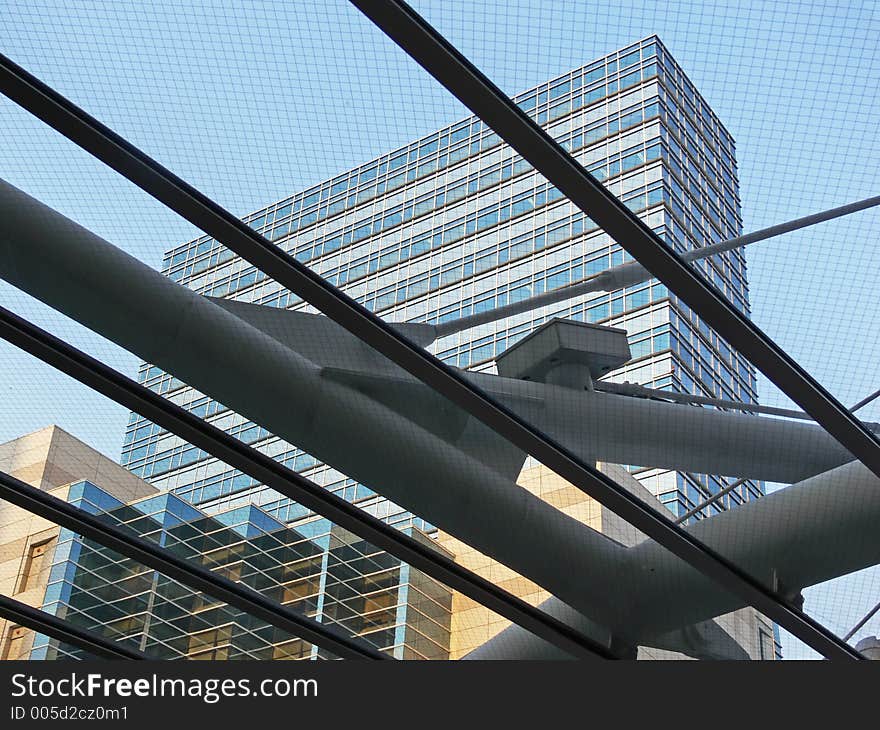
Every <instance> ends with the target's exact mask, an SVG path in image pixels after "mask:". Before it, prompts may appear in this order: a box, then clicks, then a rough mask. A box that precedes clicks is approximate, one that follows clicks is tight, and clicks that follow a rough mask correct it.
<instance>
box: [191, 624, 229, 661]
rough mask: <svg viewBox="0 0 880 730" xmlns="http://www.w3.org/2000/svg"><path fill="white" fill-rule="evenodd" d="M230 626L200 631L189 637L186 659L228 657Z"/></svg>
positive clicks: (222, 658) (220, 658)
mask: <svg viewBox="0 0 880 730" xmlns="http://www.w3.org/2000/svg"><path fill="white" fill-rule="evenodd" d="M231 637H232V627H231V626H221V627H219V628H216V629H209V630H207V631H200V632H198V633H195V634H193V635H192V636H190V637H189V651H188V654H189V656H188V657H187V658H188V659H195V660H224V659H228V658H229V641H230V639H231Z"/></svg>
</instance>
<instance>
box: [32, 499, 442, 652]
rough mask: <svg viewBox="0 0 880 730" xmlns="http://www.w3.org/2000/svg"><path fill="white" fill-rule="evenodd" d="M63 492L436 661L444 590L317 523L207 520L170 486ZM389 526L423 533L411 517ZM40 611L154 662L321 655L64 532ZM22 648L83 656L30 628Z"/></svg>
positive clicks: (251, 510)
mask: <svg viewBox="0 0 880 730" xmlns="http://www.w3.org/2000/svg"><path fill="white" fill-rule="evenodd" d="M68 499H69V501H70V502H71V503H72V504H74V505H75V506H77V507H80V508H82V509H85V510H87V511H89V512H91V513H93V514H100V515H104V516H105V517H106V518H107V519H108V520H111V521H112V522H113V523H114V524H117V525H121V526H125V527H127V528H129V529H131V530H132V531H133V532H135V533H136V534H138V535H140V536H142V537H146V538H148V539H150V540H152V541H155V542H156V543H158V544H159V545H161V546H162V547H163V548H164V549H166V550H169V551H170V552H172V553H174V554H176V555H178V556H181V557H184V558H186V559H187V560H191V561H195V562H197V563H198V564H201V565H203V566H205V567H208V568H210V569H211V570H213V571H215V572H217V573H218V574H220V575H222V576H224V577H226V578H229V579H231V580H234V581H238V582H241V583H243V584H245V585H247V586H249V587H251V588H252V589H254V590H256V591H258V592H260V593H262V594H264V595H266V596H269V597H270V598H272V599H273V600H275V601H277V602H278V603H280V604H282V605H284V606H289V607H290V608H292V609H294V610H296V611H299V612H302V613H305V614H306V615H308V616H310V617H312V618H315V619H316V620H318V621H320V622H322V623H333V624H337V625H339V626H340V627H343V628H345V629H346V630H347V631H349V632H352V633H354V634H357V635H359V636H361V637H363V638H364V639H365V640H366V641H368V642H370V643H371V644H373V645H374V646H376V647H377V648H379V649H382V650H383V651H386V652H388V653H389V654H391V655H392V656H394V657H395V658H398V659H445V658H448V655H449V631H450V616H451V604H452V594H451V592H450V591H449V590H448V589H447V588H445V587H444V586H442V585H440V584H439V583H437V582H436V581H434V580H433V579H431V578H429V577H427V576H425V575H424V574H422V573H420V572H419V571H417V570H413V569H411V568H410V567H409V566H407V565H401V563H400V561H399V560H397V559H395V558H394V557H392V556H390V555H389V554H388V553H386V552H382V551H378V550H376V549H375V548H373V547H372V546H370V545H368V544H366V543H365V542H364V541H363V540H361V539H360V538H358V537H356V536H354V535H351V534H350V533H347V532H346V531H345V530H340V529H339V528H337V527H330V526H329V525H328V524H326V523H325V524H323V525H322V524H320V522H318V523H314V522H313V523H310V524H309V526H308V529H307V530H306V531H298V530H294V529H291V528H290V527H288V526H286V525H284V524H283V523H281V522H279V521H278V520H276V519H274V518H273V517H271V516H270V515H269V514H267V513H266V512H265V511H263V510H261V509H260V508H259V507H255V506H253V505H248V506H246V507H239V508H236V509H230V510H226V511H223V512H218V513H216V514H213V515H210V516H209V515H206V514H205V513H204V512H202V511H201V510H198V509H196V508H194V507H193V506H192V505H190V504H188V503H187V502H185V501H184V500H182V499H181V498H180V497H178V496H176V495H174V494H171V493H164V494H159V495H157V496H153V497H146V498H144V499H140V500H137V501H134V502H131V503H129V504H123V503H121V502H119V501H118V500H117V499H115V498H114V497H112V496H110V495H109V494H107V493H106V492H105V491H103V490H102V489H100V488H99V487H97V486H95V485H94V484H92V483H90V482H79V483H77V484H74V485H72V486H71V489H70V494H69V497H68ZM398 526H399V527H400V528H401V529H402V530H404V531H405V532H406V533H407V534H409V535H411V536H413V537H415V538H416V539H421V540H423V541H428V540H429V538H427V537H426V536H425V535H424V534H423V533H421V532H420V531H419V530H418V529H417V528H414V527H413V526H412V525H411V524H400V525H398ZM322 530H323V532H322ZM43 610H45V611H47V612H49V613H52V614H53V615H56V616H59V617H61V618H64V619H66V620H68V621H70V622H72V623H74V624H76V625H79V626H82V627H83V628H86V629H89V630H91V631H95V632H98V633H100V634H102V635H104V636H107V637H108V638H112V639H113V640H114V641H119V642H122V643H127V644H129V645H131V646H132V647H134V648H136V649H140V650H141V651H144V652H146V653H147V654H149V655H150V656H151V657H154V658H157V659H184V658H185V659H197V660H199V659H312V658H319V657H320V658H332V657H331V656H330V655H328V654H327V653H326V652H324V651H323V650H319V649H318V648H317V647H315V646H313V645H311V644H309V643H307V642H305V641H303V640H301V639H298V638H297V637H295V636H291V635H289V634H287V633H286V632H284V631H282V630H280V629H277V628H275V627H273V626H271V625H269V624H266V623H265V622H264V621H262V620H260V619H257V618H254V617H253V616H250V615H248V614H246V613H243V612H242V611H240V610H238V609H236V608H234V607H231V606H229V605H227V604H225V603H222V602H220V601H217V600H216V599H213V598H211V597H210V596H208V595H206V594H204V593H200V592H198V591H193V590H192V589H190V588H188V587H187V586H185V585H183V584H181V583H179V582H177V581H175V580H172V579H170V578H167V577H166V576H163V575H162V574H161V573H158V572H157V571H155V570H153V569H151V568H148V567H146V566H144V565H142V564H140V563H138V562H136V561H134V560H131V559H129V558H126V557H124V556H122V555H119V554H118V553H116V552H114V551H112V550H110V549H108V548H105V547H103V546H101V545H100V544H98V543H96V542H94V541H92V540H87V539H84V538H82V537H81V536H78V535H76V534H74V533H72V532H71V531H70V530H66V529H62V530H61V532H60V534H59V537H58V544H57V546H56V548H55V551H54V557H53V565H52V569H51V572H50V575H49V582H48V585H47V587H46V593H45V598H44V603H43ZM30 656H31V658H32V659H62V658H80V657H82V656H83V652H82V650H79V649H76V648H74V647H71V646H69V645H65V644H59V642H57V641H54V640H50V639H48V637H46V636H40V635H38V636H37V637H36V638H35V640H34V645H33V648H32V650H31V655H30Z"/></svg>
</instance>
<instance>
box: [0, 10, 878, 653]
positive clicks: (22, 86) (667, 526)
mask: <svg viewBox="0 0 880 730" xmlns="http://www.w3.org/2000/svg"><path fill="white" fill-rule="evenodd" d="M367 5H369V7H370V9H371V10H373V11H376V12H380V11H381V12H391V14H392V15H391V17H390V18H389V19H387V20H388V22H389V23H390V24H391V25H395V24H397V25H399V26H400V28H402V29H404V30H405V33H404V35H405V36H406V34H408V33H416V37H417V38H421V39H422V40H423V41H424V42H425V43H426V44H427V45H428V46H429V47H430V48H431V49H433V50H434V52H436V51H437V48H438V43H440V46H439V48H440V49H441V50H442V49H444V48H445V49H446V50H445V51H444V53H449V52H450V51H451V52H452V53H453V54H455V53H457V52H455V50H454V49H452V48H451V46H448V44H446V43H445V41H444V40H443V39H442V38H441V37H439V36H437V34H436V33H435V32H434V31H433V30H432V29H431V28H430V26H425V25H424V24H423V21H421V20H420V19H418V22H416V23H415V25H414V26H413V23H412V21H410V20H408V16H407V13H411V11H410V10H409V9H408V8H406V6H402V5H399V4H397V3H383V2H375V3H367ZM404 8H405V10H404ZM400 13H403V15H402V16H401V15H400ZM415 17H416V18H417V16H415ZM401 23H402V25H401ZM420 24H421V25H420ZM419 33H421V34H422V35H421V36H420V35H419ZM426 33H427V38H425V37H423V36H425V34H426ZM438 39H439V40H438ZM401 42H404V41H401ZM417 42H418V41H417ZM413 52H415V50H414V51H413ZM462 61H463V62H464V64H465V65H466V67H467V68H471V69H472V68H473V67H471V66H470V65H469V64H468V62H467V61H466V60H464V59H462ZM459 66H460V63H459V64H456V63H453V65H452V68H451V73H453V74H455V73H457V72H458V70H459ZM474 71H475V69H474ZM477 73H479V72H477ZM479 88H483V87H479ZM492 88H494V87H492ZM486 89H487V91H486V93H488V87H486ZM478 91H479V89H478ZM0 92H2V93H4V94H5V95H6V96H8V97H9V98H10V99H12V100H13V101H15V102H16V103H17V104H19V105H20V106H22V107H23V108H25V109H27V110H28V111H30V112H31V113H32V114H34V115H35V116H36V117H38V118H39V119H42V120H43V121H44V122H46V123H47V124H49V125H50V126H52V127H53V128H54V129H55V130H57V131H58V132H60V133H61V134H63V135H64V136H66V137H67V138H68V139H70V140H71V141H73V142H74V143H76V144H78V145H79V146H80V147H82V148H83V149H85V150H86V151H88V152H89V153H91V154H92V155H94V156H95V157H97V158H98V159H100V160H101V161H102V162H104V163H105V164H107V165H108V166H110V167H111V168H113V169H114V170H116V171H117V172H119V173H120V174H122V175H123V176H124V177H126V178H127V179H128V180H130V181H131V182H133V183H135V184H136V185H138V186H139V187H140V188H141V189H143V190H144V191H146V192H148V193H149V194H150V195H152V196H153V197H155V198H156V199H157V200H159V201H160V202H162V203H164V204H165V205H166V206H168V207H169V208H171V209H172V210H173V211H175V212H176V213H178V214H179V215H180V216H182V217H183V218H185V219H186V220H188V221H189V222H191V223H192V224H193V225H195V226H197V227H199V228H201V229H202V230H203V231H204V232H205V233H207V234H208V235H210V236H213V237H214V238H215V239H216V240H218V241H219V242H221V243H222V244H224V245H225V246H227V247H228V248H229V249H230V250H232V251H233V252H235V253H236V254H238V255H239V256H241V257H242V258H243V259H245V260H247V261H249V262H250V263H251V264H253V265H254V266H256V267H257V268H258V269H260V270H261V271H263V272H264V273H266V274H267V275H268V276H270V277H272V278H273V279H275V281H277V282H278V283H280V284H281V285H282V286H285V287H286V288H288V289H289V290H291V291H292V292H294V293H295V294H297V295H298V296H299V297H300V298H302V299H303V300H305V301H307V302H308V303H309V304H311V305H312V306H314V307H316V308H317V309H318V310H319V311H321V312H323V313H324V314H326V315H327V316H329V317H330V318H332V319H333V320H335V321H336V322H337V323H338V324H340V325H341V326H342V327H344V328H345V329H347V330H348V331H349V332H351V333H352V334H354V335H355V336H356V337H358V338H360V339H361V340H362V341H364V342H365V343H367V344H368V345H370V346H371V347H373V348H374V349H375V350H376V351H377V352H379V353H381V354H383V355H384V356H386V357H388V358H389V359H390V360H391V361H393V362H395V363H396V364H397V365H399V366H400V367H402V368H403V369H405V370H406V371H407V372H409V373H411V374H412V375H414V376H415V377H416V378H418V379H419V380H421V381H422V382H423V383H425V384H426V385H428V386H429V387H431V388H432V389H434V390H435V391H437V392H438V393H440V394H441V395H443V396H444V397H446V398H448V399H449V400H450V401H452V402H453V403H455V404H456V405H458V406H459V407H461V408H463V409H464V410H465V411H467V412H468V413H470V414H471V415H473V416H474V417H476V418H478V419H479V420H481V421H482V422H483V423H485V424H486V425H487V426H489V427H490V428H492V429H493V430H495V431H496V432H498V433H499V434H500V435H502V436H503V437H505V438H507V439H508V440H509V441H510V442H511V443H512V444H513V445H515V446H517V447H518V448H520V449H522V450H523V451H525V452H527V453H529V454H531V455H532V456H533V457H535V458H536V459H537V460H538V461H540V462H541V463H543V464H544V465H546V466H547V467H548V468H550V469H552V470H553V471H555V472H556V473H557V474H558V475H559V476H560V477H562V478H563V479H566V480H567V481H569V482H570V483H572V484H573V485H575V486H576V487H578V488H579V489H581V490H583V491H584V492H585V493H586V494H588V495H590V496H591V497H592V498H593V499H595V500H597V501H598V502H600V503H601V504H603V505H605V506H606V507H608V508H609V509H611V510H612V511H613V512H615V513H617V514H618V515H620V516H621V517H622V518H623V519H625V520H627V521H628V522H629V523H630V524H632V525H633V526H634V527H636V528H637V529H639V530H641V531H642V532H643V533H645V534H646V535H647V536H649V537H651V538H652V539H654V540H656V541H657V542H658V544H660V545H662V546H663V547H665V548H666V549H668V550H669V551H670V552H672V553H673V554H674V555H676V556H678V557H679V558H681V559H683V560H685V561H686V562H687V563H689V564H690V565H691V566H693V567H694V568H695V569H696V570H698V571H700V572H702V573H703V574H705V575H706V576H708V577H710V578H711V579H713V580H715V581H717V582H718V583H719V584H721V585H723V586H724V587H725V588H726V589H727V590H730V591H731V592H733V593H735V594H737V595H738V596H740V598H742V599H743V600H744V601H745V602H746V603H748V604H750V605H752V606H754V607H755V608H757V609H758V610H759V611H761V612H762V613H764V614H765V615H766V616H768V617H769V618H771V619H773V620H775V621H776V622H777V623H779V624H780V625H781V626H783V627H784V628H786V629H787V630H788V631H790V632H791V633H792V634H794V635H795V636H797V637H798V638H799V639H801V640H802V641H803V642H804V643H806V644H807V645H809V646H810V647H812V648H813V649H815V650H816V651H817V652H819V653H820V654H823V655H824V656H826V657H829V658H849V659H861V658H863V657H862V655H861V654H860V653H859V652H857V651H855V649H853V648H852V647H851V646H849V645H848V644H846V643H845V642H842V641H841V640H840V639H839V638H838V637H837V636H835V635H834V634H833V633H831V632H830V631H828V630H827V629H825V628H824V627H823V626H821V625H820V624H818V623H817V622H815V621H814V620H813V619H811V618H810V617H809V616H806V615H805V614H804V613H803V612H802V611H800V610H799V609H797V608H796V607H794V606H792V605H791V604H789V603H787V602H786V601H784V599H782V598H781V597H780V596H778V595H777V594H776V593H775V592H774V591H772V590H770V589H769V588H768V587H767V586H765V585H764V584H763V583H761V582H760V581H758V580H756V579H755V578H754V577H752V576H751V575H749V574H748V573H746V572H745V571H743V570H742V569H741V568H740V567H739V566H737V565H735V564H733V563H732V562H731V561H729V560H727V559H726V558H724V556H722V555H719V554H718V553H716V552H715V551H713V550H711V549H710V548H709V547H707V546H706V545H704V544H703V543H702V542H700V541H699V540H697V539H696V538H694V537H692V536H691V535H689V534H688V533H687V532H685V531H684V530H682V529H681V528H679V527H678V526H676V525H674V524H672V523H671V522H670V521H669V520H668V519H667V518H666V517H664V516H663V515H661V514H660V513H659V512H658V511H657V510H655V509H653V508H652V507H650V506H648V505H647V504H645V503H643V502H642V501H641V500H640V499H638V498H637V497H634V496H633V495H631V494H630V493H629V492H628V491H627V490H625V489H623V488H622V487H621V486H620V485H619V484H617V483H616V482H615V481H614V480H612V479H610V478H609V477H608V476H606V475H605V474H603V473H602V472H600V471H599V470H598V469H596V468H595V467H593V466H591V465H588V464H584V463H583V462H582V461H580V460H579V459H578V458H577V457H576V456H575V455H574V454H572V453H571V452H570V451H569V450H568V449H566V448H565V447H563V446H562V445H560V444H559V443H557V442H556V441H554V440H553V439H551V438H549V437H547V436H546V435H545V434H543V433H541V432H540V431H539V430H538V429H536V428H534V427H533V426H532V425H531V424H529V423H528V422H526V421H525V420H524V419H522V418H521V417H520V416H518V415H517V414H516V413H514V412H513V411H511V410H509V409H508V408H506V407H504V406H503V405H501V404H500V403H498V402H497V401H495V400H494V399H492V398H491V397H489V396H488V395H486V394H485V393H484V392H483V391H481V390H480V389H479V388H477V387H476V386H474V385H473V384H472V383H470V382H468V381H467V379H465V378H464V377H462V376H461V375H460V374H459V373H457V372H456V371H455V370H454V369H453V368H451V367H449V366H448V365H446V364H445V363H443V362H441V361H440V360H438V359H437V358H436V357H434V356H433V355H431V354H429V353H428V352H426V351H425V350H424V349H422V348H421V347H419V346H418V345H416V344H414V343H412V342H411V341H409V340H408V339H406V338H405V337H403V336H402V335H401V334H400V333H399V332H397V331H396V330H395V329H394V328H393V327H392V326H391V325H390V324H388V323H386V322H385V321H384V320H382V319H381V318H380V317H377V316H376V315H375V314H373V313H372V312H370V311H369V310H367V309H366V308H364V307H362V306H361V305H360V304H358V303H357V302H355V301H354V300H353V299H351V298H350V297H348V296H347V295H346V294H344V293H343V292H341V291H339V290H338V289H337V288H336V287H334V286H333V285H332V284H330V283H329V282H327V281H325V280H324V279H323V278H322V277H321V276H320V275H319V274H317V273H315V272H313V271H312V270H311V269H309V268H308V267H306V266H304V265H303V264H301V263H300V262H298V261H297V260H296V259H295V258H294V257H292V256H290V255H289V254H287V253H286V252H285V251H283V250H282V249H280V248H279V247H277V246H275V245H273V244H272V243H271V242H270V241H269V240H268V239H266V238H264V237H263V236H261V235H260V234H259V233H257V232H256V231H254V230H252V229H251V228H250V227H249V226H247V225H246V224H245V223H244V222H242V221H240V220H239V219H237V218H236V217H235V216H234V215H232V213H230V212H229V211H227V210H225V209H224V208H222V207H221V206H220V205H218V204H217V203H215V202H214V201H213V200H211V199H210V198H208V197H207V196H206V195H204V194H203V193H201V192H199V191H198V190H196V189H195V188H194V187H193V186H191V185H189V184H188V183H186V182H185V181H184V180H182V179H181V178H179V177H177V176H176V175H174V173H172V172H171V171H169V170H167V169H166V168H164V167H162V166H161V165H160V164H159V163H158V162H156V161H155V160H153V159H152V158H150V157H149V156H148V155H146V154H144V153H143V152H142V151H141V150H139V149H138V148H137V147H135V146H134V145H132V144H131V143H130V142H128V141H126V140H125V139H123V138H122V137H120V136H119V135H118V134H116V133H115V132H113V131H112V130H110V129H109V128H108V127H106V126H105V125H103V124H101V123H100V122H99V121H98V120H96V119H95V118H94V117H91V116H90V115H89V114H87V113H86V112H85V111H83V110H82V109H80V108H79V107H77V106H76V105H75V104H73V103H72V102H71V101H69V100H68V99H66V98H65V97H64V96H62V95H61V94H59V93H58V92H57V91H55V90H54V89H52V88H51V87H49V86H47V85H46V84H44V83H43V82H42V81H40V80H39V79H37V78H36V77H34V76H33V75H31V74H29V73H28V72H27V71H25V70H24V69H22V68H21V67H20V66H18V65H17V64H15V63H14V62H13V61H11V60H10V59H9V58H7V57H5V56H0ZM495 92H496V93H497V94H498V95H500V98H501V99H502V100H503V99H504V96H503V94H501V92H500V91H498V90H497V89H495ZM508 101H509V100H508ZM503 103H504V102H503V101H502V104H503ZM515 110H516V111H518V107H515ZM526 121H527V122H528V123H529V124H532V123H531V120H529V119H528V118H526ZM529 131H530V132H531V131H532V130H531V128H529ZM538 132H540V133H541V134H543V132H541V130H540V129H538ZM502 136H503V135H502ZM548 139H549V138H548ZM508 141H509V140H508ZM527 141H528V140H527ZM550 142H551V144H555V143H553V142H552V140H550ZM563 154H564V153H563ZM565 159H568V161H569V162H572V161H571V160H570V158H565V157H564V158H563V160H565ZM572 164H574V165H575V166H576V167H577V169H580V170H581V171H582V169H581V168H580V167H579V166H577V163H572ZM584 174H585V173H584ZM578 179H579V178H578ZM589 179H590V180H592V178H589ZM593 182H595V181H593ZM614 203H615V204H616V205H620V204H619V203H617V201H614ZM620 207H621V209H622V210H623V211H624V212H625V213H628V212H629V211H628V209H626V208H624V207H623V206H620ZM594 220H596V221H597V222H599V223H600V225H601V222H600V221H599V220H598V219H596V218H594ZM634 220H635V222H636V225H637V226H641V223H640V222H639V221H638V219H634ZM649 233H650V231H649ZM612 235H614V234H612ZM676 261H678V259H676ZM679 263H680V262H679ZM681 265H682V266H686V265H685V264H681ZM670 288H672V287H670ZM805 410H806V409H805ZM817 420H818V419H817ZM878 469H880V467H878Z"/></svg>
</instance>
